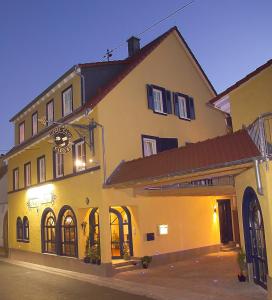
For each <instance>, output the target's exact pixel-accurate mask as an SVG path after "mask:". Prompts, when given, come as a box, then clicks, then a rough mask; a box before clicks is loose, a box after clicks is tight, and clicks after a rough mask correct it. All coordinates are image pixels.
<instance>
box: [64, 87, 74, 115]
mask: <svg viewBox="0 0 272 300" xmlns="http://www.w3.org/2000/svg"><path fill="white" fill-rule="evenodd" d="M69 92H70V95H71V98H70V108H71V110H69V111H68V110H67V107H66V101H65V95H66V94H67V93H69ZM62 108H63V112H62V113H63V117H65V116H68V115H69V114H71V113H72V112H73V90H72V87H69V88H68V89H66V90H65V91H63V92H62Z"/></svg>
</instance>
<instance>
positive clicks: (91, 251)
mask: <svg viewBox="0 0 272 300" xmlns="http://www.w3.org/2000/svg"><path fill="white" fill-rule="evenodd" d="M96 248H97V245H92V246H91V247H90V249H89V257H90V261H91V263H92V264H96V257H97V250H96Z"/></svg>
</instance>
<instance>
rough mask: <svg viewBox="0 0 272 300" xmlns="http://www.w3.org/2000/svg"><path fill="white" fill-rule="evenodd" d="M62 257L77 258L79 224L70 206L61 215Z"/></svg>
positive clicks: (63, 209) (59, 219)
mask: <svg viewBox="0 0 272 300" xmlns="http://www.w3.org/2000/svg"><path fill="white" fill-rule="evenodd" d="M58 222H59V223H58V224H59V226H60V227H59V229H60V246H61V248H60V255H65V256H72V257H77V222H76V216H75V214H74V212H73V210H72V208H71V207H69V206H64V207H63V208H62V209H61V210H60V213H59V218H58Z"/></svg>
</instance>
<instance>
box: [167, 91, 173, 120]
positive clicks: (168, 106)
mask: <svg viewBox="0 0 272 300" xmlns="http://www.w3.org/2000/svg"><path fill="white" fill-rule="evenodd" d="M166 105H167V111H166V112H167V113H168V114H172V101H171V92H170V91H166Z"/></svg>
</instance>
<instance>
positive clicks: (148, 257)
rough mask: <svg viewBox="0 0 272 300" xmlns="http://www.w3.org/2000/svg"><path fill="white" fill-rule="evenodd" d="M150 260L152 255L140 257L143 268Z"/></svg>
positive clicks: (145, 267) (146, 266)
mask: <svg viewBox="0 0 272 300" xmlns="http://www.w3.org/2000/svg"><path fill="white" fill-rule="evenodd" d="M151 261H152V256H144V257H142V258H141V262H142V266H143V268H144V269H147V268H148V266H149V264H150V263H151Z"/></svg>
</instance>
